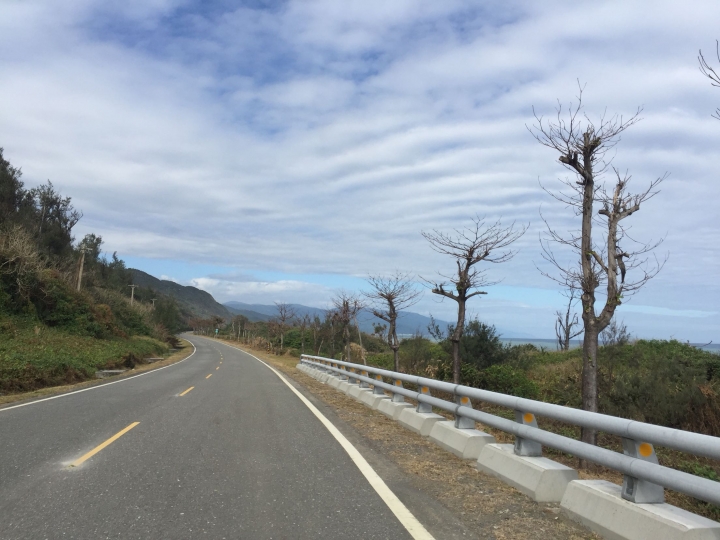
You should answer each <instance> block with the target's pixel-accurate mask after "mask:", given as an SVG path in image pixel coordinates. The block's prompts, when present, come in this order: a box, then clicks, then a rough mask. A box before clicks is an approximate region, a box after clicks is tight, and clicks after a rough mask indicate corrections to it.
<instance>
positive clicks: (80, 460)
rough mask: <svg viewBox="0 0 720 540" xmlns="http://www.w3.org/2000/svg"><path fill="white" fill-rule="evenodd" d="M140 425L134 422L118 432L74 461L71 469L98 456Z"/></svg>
mask: <svg viewBox="0 0 720 540" xmlns="http://www.w3.org/2000/svg"><path fill="white" fill-rule="evenodd" d="M139 423H140V422H133V423H132V424H130V425H129V426H128V427H126V428H125V429H123V430H122V431H118V432H117V433H116V434H115V435H113V436H112V437H110V438H109V439H108V440H107V441H105V442H104V443H102V444H100V445H98V446H96V447H95V448H93V449H92V450H90V451H89V452H88V453H87V454H85V455H84V456H83V457H81V458H78V459H76V460H75V461H73V462H72V463H71V464H70V466H71V467H77V466H78V465H82V464H83V463H84V462H85V461H87V460H88V459H90V458H91V457H93V456H94V455H95V454H97V453H98V452H99V451H100V450H102V449H103V448H105V447H106V446H108V445H110V444H112V443H114V442H115V441H117V440H118V439H119V438H120V437H122V436H123V435H125V434H126V433H127V432H128V431H130V430H131V429H132V428H134V427H135V426H137V425H138V424H139Z"/></svg>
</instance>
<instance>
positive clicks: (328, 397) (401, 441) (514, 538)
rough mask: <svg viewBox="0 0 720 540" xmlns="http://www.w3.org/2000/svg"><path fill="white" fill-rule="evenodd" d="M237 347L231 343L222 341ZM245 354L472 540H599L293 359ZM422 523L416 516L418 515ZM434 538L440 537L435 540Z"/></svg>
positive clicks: (555, 509)
mask: <svg viewBox="0 0 720 540" xmlns="http://www.w3.org/2000/svg"><path fill="white" fill-rule="evenodd" d="M228 344H232V345H234V346H237V344H236V343H233V342H228ZM246 350H248V352H251V353H252V354H254V355H256V356H258V357H259V358H261V359H263V360H265V361H267V362H268V363H269V364H271V365H272V366H273V367H275V368H276V369H278V370H280V371H282V372H283V373H284V374H286V375H287V376H289V377H291V378H292V379H294V380H295V381H296V382H298V383H300V384H301V385H302V386H304V387H305V388H306V389H307V390H308V391H309V392H310V393H311V394H312V395H313V396H315V397H316V398H318V399H320V400H321V401H323V402H324V403H326V404H327V405H329V406H330V407H331V408H332V409H333V410H334V411H335V412H336V414H337V415H338V417H339V418H341V419H342V420H343V421H344V422H346V423H347V424H349V425H350V426H352V427H353V428H354V429H355V430H357V432H358V434H360V435H362V436H363V437H364V438H365V439H366V440H367V441H368V444H369V446H371V448H373V450H377V451H378V452H380V453H382V455H384V456H386V457H389V458H390V459H391V460H392V461H393V462H394V463H395V464H396V465H397V466H398V467H399V468H400V469H401V470H402V471H404V472H405V473H407V474H408V475H409V476H410V477H411V478H412V482H413V484H414V485H415V486H416V487H417V489H420V490H424V492H426V493H429V494H431V495H432V496H433V497H435V498H436V499H437V500H438V501H439V502H440V503H441V504H442V505H443V506H444V507H445V508H446V509H447V510H448V511H449V512H451V513H452V514H453V515H455V516H456V517H457V519H458V520H459V521H460V522H462V524H463V525H464V526H465V527H466V528H467V529H468V530H469V531H471V532H472V533H473V534H474V535H475V537H476V538H482V539H494V540H530V539H551V538H552V539H559V540H566V539H568V540H569V539H599V538H600V536H597V535H595V534H594V533H591V532H589V531H588V530H587V529H585V528H584V527H581V526H580V525H578V524H576V523H574V522H573V521H571V520H570V519H568V518H567V517H566V516H565V515H564V514H563V513H562V512H561V510H560V507H559V505H557V504H538V503H536V502H533V501H532V500H530V499H529V498H528V497H527V496H525V495H523V494H521V493H520V492H518V491H517V490H515V489H514V488H512V487H509V486H507V485H506V484H504V483H503V482H501V481H500V480H498V479H496V478H493V477H491V476H489V475H487V474H485V473H482V472H479V471H478V470H477V469H476V468H475V462H474V461H470V460H462V459H459V458H457V457H455V456H454V455H453V454H451V453H449V452H446V451H445V450H443V449H441V448H440V447H438V446H436V445H435V444H433V443H432V442H430V441H429V440H427V439H425V438H423V437H421V436H419V435H417V434H415V433H412V432H410V431H408V430H406V429H404V428H403V427H401V426H400V425H399V424H397V423H396V422H394V421H392V420H390V419H389V418H387V417H385V416H384V415H382V414H380V413H379V412H377V411H374V410H372V409H370V408H369V407H367V406H365V405H363V404H362V403H359V402H358V401H356V400H354V399H353V398H351V397H348V396H346V395H345V394H342V393H340V392H338V391H337V390H336V389H334V388H332V387H330V386H327V385H325V384H323V383H321V382H319V381H316V380H315V379H313V378H312V377H309V376H307V375H305V374H304V373H303V372H301V371H299V370H297V369H296V368H295V366H296V365H297V362H298V361H297V359H292V358H288V357H278V356H275V355H270V354H266V353H264V352H262V351H257V350H255V349H246ZM419 517H420V519H421V520H422V516H419ZM438 540H440V539H438Z"/></svg>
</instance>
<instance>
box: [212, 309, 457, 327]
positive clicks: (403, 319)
mask: <svg viewBox="0 0 720 540" xmlns="http://www.w3.org/2000/svg"><path fill="white" fill-rule="evenodd" d="M224 306H225V307H226V308H228V309H229V310H230V311H232V312H233V313H235V314H237V315H245V316H246V317H247V318H248V319H250V320H251V321H267V320H270V319H272V318H273V317H275V316H276V315H277V307H276V306H275V305H267V304H245V303H243V302H225V304H224ZM289 306H290V307H292V309H293V311H294V312H295V314H296V315H297V316H298V317H304V316H305V315H310V317H314V316H315V315H317V316H318V317H320V318H321V319H323V318H324V317H325V311H326V310H324V309H320V308H315V307H310V306H303V305H302V304H289ZM437 323H438V324H439V325H440V327H441V328H444V327H445V326H447V324H448V323H447V322H445V321H437ZM358 324H359V325H360V330H362V331H363V332H367V333H368V334H372V333H373V325H374V324H387V323H385V321H383V320H381V319H379V318H377V317H375V316H374V315H373V314H372V313H371V312H370V311H368V310H367V309H363V310H361V311H360V313H358ZM428 324H430V317H426V316H424V315H420V314H418V313H412V312H409V311H403V312H401V313H400V316H399V317H398V321H397V333H398V334H405V335H410V334H414V333H415V332H420V333H422V334H423V335H427V333H428V331H427V327H428Z"/></svg>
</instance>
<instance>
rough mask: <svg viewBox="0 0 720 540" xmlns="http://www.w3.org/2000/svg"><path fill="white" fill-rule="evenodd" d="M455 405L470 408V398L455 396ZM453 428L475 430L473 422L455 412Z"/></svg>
mask: <svg viewBox="0 0 720 540" xmlns="http://www.w3.org/2000/svg"><path fill="white" fill-rule="evenodd" d="M455 403H457V404H458V405H460V406H461V407H472V403H471V402H470V398H469V397H467V396H455ZM455 427H456V428H458V429H475V420H473V419H472V418H468V417H466V416H462V415H460V414H458V413H457V410H456V411H455Z"/></svg>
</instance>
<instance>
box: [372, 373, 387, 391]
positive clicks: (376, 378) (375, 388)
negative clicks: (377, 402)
mask: <svg viewBox="0 0 720 540" xmlns="http://www.w3.org/2000/svg"><path fill="white" fill-rule="evenodd" d="M375 380H376V381H380V382H382V375H375ZM373 394H375V395H378V396H384V395H385V390H383V389H382V388H380V387H379V386H378V385H376V384H374V385H373Z"/></svg>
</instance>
